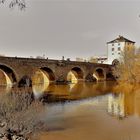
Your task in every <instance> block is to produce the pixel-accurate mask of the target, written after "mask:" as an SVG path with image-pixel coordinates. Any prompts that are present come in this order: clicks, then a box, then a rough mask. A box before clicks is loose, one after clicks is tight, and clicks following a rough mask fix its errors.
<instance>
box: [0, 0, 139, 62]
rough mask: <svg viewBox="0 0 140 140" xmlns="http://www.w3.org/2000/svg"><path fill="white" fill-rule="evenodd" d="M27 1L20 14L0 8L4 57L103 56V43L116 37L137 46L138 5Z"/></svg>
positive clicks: (102, 0) (129, 0) (106, 0)
mask: <svg viewBox="0 0 140 140" xmlns="http://www.w3.org/2000/svg"><path fill="white" fill-rule="evenodd" d="M25 1H26V5H27V8H26V10H24V11H20V10H18V9H17V8H15V9H9V8H8V4H7V3H5V4H4V5H0V54H2V55H6V56H21V57H30V56H33V57H36V56H43V55H45V57H48V58H50V59H61V58H62V56H65V58H71V59H72V60H74V59H75V58H76V57H82V58H89V57H92V56H93V57H94V56H105V55H107V45H106V42H108V41H111V40H113V39H115V38H117V37H118V35H122V36H124V37H126V38H128V39H130V40H132V41H135V42H136V45H137V46H140V39H139V38H140V16H139V15H140V0H25ZM7 2H8V0H7Z"/></svg>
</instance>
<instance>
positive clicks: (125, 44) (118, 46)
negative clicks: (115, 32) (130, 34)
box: [107, 36, 135, 64]
mask: <svg viewBox="0 0 140 140" xmlns="http://www.w3.org/2000/svg"><path fill="white" fill-rule="evenodd" d="M134 45H135V42H134V41H131V40H129V39H126V38H124V37H123V36H119V37H118V38H116V39H115V40H112V41H110V42H107V63H108V64H115V63H117V62H119V59H120V56H121V52H122V51H124V49H126V50H128V49H130V48H134Z"/></svg>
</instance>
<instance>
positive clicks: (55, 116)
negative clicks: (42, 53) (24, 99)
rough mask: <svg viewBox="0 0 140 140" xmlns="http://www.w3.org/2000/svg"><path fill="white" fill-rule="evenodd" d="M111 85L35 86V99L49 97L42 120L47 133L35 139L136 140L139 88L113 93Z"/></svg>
mask: <svg viewBox="0 0 140 140" xmlns="http://www.w3.org/2000/svg"><path fill="white" fill-rule="evenodd" d="M115 87H116V83H114V82H100V83H77V84H68V85H54V84H50V85H47V84H46V85H38V86H34V87H33V91H34V94H35V96H36V97H37V98H38V97H39V96H41V95H44V94H48V93H49V94H50V95H52V96H53V97H55V98H59V101H61V100H62V101H63V100H65V101H64V102H49V103H47V104H46V111H45V112H44V113H43V115H42V119H43V120H44V121H46V124H47V128H48V130H47V131H46V132H42V133H41V134H40V135H39V136H38V137H37V139H38V140H139V139H140V88H131V89H130V88H126V89H125V90H116V88H115Z"/></svg>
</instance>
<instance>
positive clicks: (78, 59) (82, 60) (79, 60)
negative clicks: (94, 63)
mask: <svg viewBox="0 0 140 140" xmlns="http://www.w3.org/2000/svg"><path fill="white" fill-rule="evenodd" d="M76 61H78V62H84V58H79V57H77V58H76Z"/></svg>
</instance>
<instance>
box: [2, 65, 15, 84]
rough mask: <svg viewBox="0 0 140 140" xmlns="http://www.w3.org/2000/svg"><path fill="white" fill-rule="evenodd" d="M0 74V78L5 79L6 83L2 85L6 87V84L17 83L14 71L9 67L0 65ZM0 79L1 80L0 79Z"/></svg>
mask: <svg viewBox="0 0 140 140" xmlns="http://www.w3.org/2000/svg"><path fill="white" fill-rule="evenodd" d="M0 73H1V76H2V75H3V76H2V77H3V78H4V77H5V79H6V81H7V82H5V84H4V85H8V84H11V85H13V84H15V83H16V82H17V75H16V73H15V71H14V70H13V69H12V68H11V67H10V66H7V65H5V64H0ZM2 77H1V78H2ZM3 82H4V81H3V80H1V83H0V84H2V83H3Z"/></svg>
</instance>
